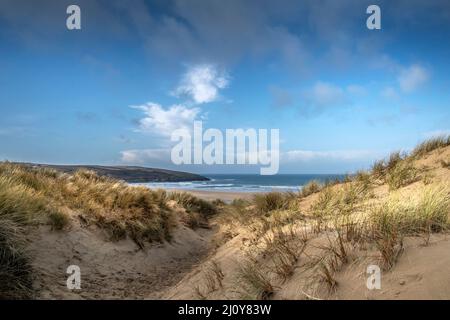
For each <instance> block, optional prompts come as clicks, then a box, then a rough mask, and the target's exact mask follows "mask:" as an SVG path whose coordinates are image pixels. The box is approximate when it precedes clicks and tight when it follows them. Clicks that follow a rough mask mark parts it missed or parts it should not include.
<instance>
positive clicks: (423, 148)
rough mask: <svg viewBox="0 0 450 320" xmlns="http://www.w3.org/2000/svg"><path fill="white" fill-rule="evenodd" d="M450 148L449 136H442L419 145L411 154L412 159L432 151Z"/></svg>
mask: <svg viewBox="0 0 450 320" xmlns="http://www.w3.org/2000/svg"><path fill="white" fill-rule="evenodd" d="M446 146H450V135H442V136H440V137H435V138H431V139H428V140H426V141H424V142H422V143H420V144H419V145H418V146H417V147H415V148H414V150H413V151H412V152H411V156H412V157H421V156H424V155H425V154H427V153H428V152H431V151H433V150H436V149H439V148H444V147H446Z"/></svg>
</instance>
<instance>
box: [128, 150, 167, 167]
mask: <svg viewBox="0 0 450 320" xmlns="http://www.w3.org/2000/svg"><path fill="white" fill-rule="evenodd" d="M120 154H121V161H122V162H123V163H129V164H142V163H147V162H152V161H158V162H159V161H169V159H170V149H133V150H124V151H121V152H120Z"/></svg>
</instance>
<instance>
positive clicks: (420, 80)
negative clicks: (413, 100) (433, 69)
mask: <svg viewBox="0 0 450 320" xmlns="http://www.w3.org/2000/svg"><path fill="white" fill-rule="evenodd" d="M429 77H430V73H429V71H428V70H427V69H425V68H424V67H423V66H420V65H418V64H414V65H412V66H410V67H408V68H404V69H402V70H401V71H400V74H399V76H398V79H397V80H398V82H399V85H400V89H401V90H402V91H403V92H406V93H410V92H413V91H415V90H416V89H417V88H419V87H420V86H422V85H423V84H425V83H426V82H427V81H428V79H429Z"/></svg>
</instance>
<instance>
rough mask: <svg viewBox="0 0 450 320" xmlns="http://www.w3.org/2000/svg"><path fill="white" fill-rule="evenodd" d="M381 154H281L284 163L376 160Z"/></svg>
mask: <svg viewBox="0 0 450 320" xmlns="http://www.w3.org/2000/svg"><path fill="white" fill-rule="evenodd" d="M381 154H382V153H381V152H378V151H373V150H332V151H311V150H290V151H287V152H285V153H284V154H283V157H282V158H283V160H284V161H285V162H297V161H302V162H311V161H316V160H341V161H353V160H366V159H372V158H377V157H379V156H380V155H381Z"/></svg>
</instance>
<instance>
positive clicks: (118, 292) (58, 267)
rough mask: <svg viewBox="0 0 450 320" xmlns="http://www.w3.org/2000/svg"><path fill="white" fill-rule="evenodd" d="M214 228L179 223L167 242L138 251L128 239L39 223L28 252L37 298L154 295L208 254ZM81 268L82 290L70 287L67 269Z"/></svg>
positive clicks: (97, 231) (99, 232) (148, 296)
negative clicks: (115, 239) (59, 229)
mask: <svg viewBox="0 0 450 320" xmlns="http://www.w3.org/2000/svg"><path fill="white" fill-rule="evenodd" d="M212 234H213V231H212V230H205V229H201V230H198V232H195V231H193V230H191V229H188V228H186V227H184V226H181V227H180V228H179V229H178V230H177V231H176V232H175V234H174V240H173V241H172V242H171V243H164V244H152V245H148V247H147V248H145V249H144V250H139V249H138V247H137V246H136V244H135V243H134V242H133V241H131V240H122V241H119V242H110V241H108V240H107V238H106V237H105V235H104V234H102V232H101V231H99V230H97V229H93V228H81V227H79V226H76V227H72V229H71V230H70V231H64V232H55V231H51V230H49V229H48V227H44V226H41V227H39V228H38V229H37V230H35V231H34V232H33V233H32V234H31V235H30V240H31V241H30V242H31V243H30V247H29V251H30V254H31V255H32V256H33V257H34V259H33V265H34V268H35V270H36V272H37V274H36V277H35V278H36V280H35V287H36V289H38V292H39V295H38V297H37V298H41V299H158V298H159V297H160V295H161V294H160V292H162V291H164V290H165V289H167V288H168V287H171V286H173V285H175V284H176V283H177V282H178V281H180V280H181V279H182V278H183V276H184V275H185V274H186V273H187V272H189V271H190V270H191V269H192V268H193V267H195V266H196V265H197V264H198V263H199V262H200V261H202V259H203V258H204V257H205V256H206V255H207V253H208V252H209V249H210V247H209V246H210V245H209V243H210V241H209V239H210V237H211V236H212ZM69 265H78V266H79V267H80V269H81V290H73V291H71V290H68V289H67V286H66V281H67V277H68V276H69V275H68V274H66V270H67V267H68V266H69Z"/></svg>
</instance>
